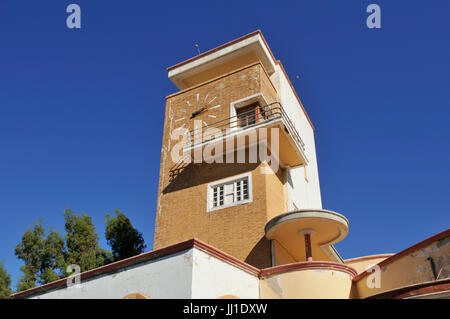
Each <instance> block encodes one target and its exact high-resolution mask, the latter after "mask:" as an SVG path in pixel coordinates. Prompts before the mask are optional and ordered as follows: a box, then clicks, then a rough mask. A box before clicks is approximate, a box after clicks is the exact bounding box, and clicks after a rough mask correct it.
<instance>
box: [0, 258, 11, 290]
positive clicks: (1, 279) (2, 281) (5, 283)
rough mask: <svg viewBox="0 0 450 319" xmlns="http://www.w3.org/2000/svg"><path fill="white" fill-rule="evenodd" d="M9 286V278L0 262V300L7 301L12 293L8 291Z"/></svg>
mask: <svg viewBox="0 0 450 319" xmlns="http://www.w3.org/2000/svg"><path fill="white" fill-rule="evenodd" d="M10 285H11V276H10V275H9V274H8V273H7V272H6V270H5V268H4V267H3V263H2V262H0V299H8V298H9V297H10V296H11V294H12V291H11V289H9V286H10Z"/></svg>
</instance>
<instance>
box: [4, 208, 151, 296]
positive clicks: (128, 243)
mask: <svg viewBox="0 0 450 319" xmlns="http://www.w3.org/2000/svg"><path fill="white" fill-rule="evenodd" d="M115 212H116V216H115V217H112V216H110V215H109V214H108V213H106V218H105V221H106V239H107V241H108V244H109V245H110V246H111V248H112V250H113V252H114V254H113V253H111V252H110V251H107V250H105V249H103V248H101V247H100V246H99V236H98V234H97V232H96V230H95V227H94V224H93V223H92V219H91V217H90V216H88V215H86V214H85V213H84V212H83V213H81V215H78V214H76V213H74V212H73V211H72V210H71V209H70V208H67V209H66V210H65V211H64V220H65V225H64V228H65V231H66V235H65V238H63V237H61V236H60V235H59V233H58V232H55V231H53V230H51V229H50V231H49V232H48V233H46V231H45V229H44V227H43V226H42V220H39V221H37V222H35V223H34V224H33V226H32V227H30V229H28V230H27V231H26V232H25V233H24V234H23V236H22V240H21V241H20V243H18V244H17V245H16V247H15V254H16V256H17V257H18V258H19V259H21V260H22V261H23V262H24V266H22V267H21V270H22V277H21V278H20V281H19V283H18V285H17V290H18V291H23V290H26V289H30V288H33V287H36V285H42V284H46V283H49V282H52V281H55V280H58V279H60V278H63V277H66V276H68V275H70V274H71V273H68V272H67V266H69V265H70V264H76V265H78V266H79V267H80V270H81V272H83V271H87V270H90V269H93V268H96V267H100V266H103V265H106V264H108V263H110V262H112V261H113V260H121V259H124V258H127V257H131V256H134V255H137V254H140V253H142V252H143V250H144V249H145V247H146V246H145V243H144V239H143V237H142V234H141V233H140V232H138V231H137V230H136V229H135V228H134V227H133V225H132V224H131V222H130V220H129V219H128V218H127V217H126V216H125V215H124V214H123V213H122V212H120V211H119V210H117V209H116V211H115ZM10 283H11V280H10V277H9V275H7V273H6V272H5V271H4V269H3V268H2V267H1V264H0V297H2V296H4V295H5V296H6V295H8V296H9V294H10V293H11V291H10V290H9V285H10Z"/></svg>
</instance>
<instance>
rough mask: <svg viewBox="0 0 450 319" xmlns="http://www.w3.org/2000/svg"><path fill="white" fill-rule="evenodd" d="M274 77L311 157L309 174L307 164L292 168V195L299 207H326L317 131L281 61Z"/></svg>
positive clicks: (288, 190) (289, 114) (289, 186)
mask: <svg viewBox="0 0 450 319" xmlns="http://www.w3.org/2000/svg"><path fill="white" fill-rule="evenodd" d="M270 78H271V80H272V82H273V84H274V85H275V87H276V89H277V91H278V98H279V100H280V103H281V105H282V106H283V109H284V110H285V112H286V113H287V115H288V116H289V118H290V119H291V121H292V122H293V124H294V126H295V128H296V129H297V131H298V133H299V135H300V137H301V138H302V140H303V142H304V143H305V154H306V156H307V158H308V160H309V163H308V166H307V167H306V175H307V176H306V178H305V168H304V167H297V168H294V169H291V170H290V175H291V180H292V186H291V185H290V184H289V183H288V184H287V185H288V186H287V193H288V196H289V199H290V200H292V201H293V202H294V204H295V206H297V208H298V209H309V208H319V209H320V208H322V199H321V195H320V184H319V173H318V169H317V159H316V146H315V142H314V131H313V129H312V127H311V124H310V123H309V121H308V119H307V118H306V115H305V114H304V112H303V110H302V107H301V106H300V104H299V102H298V100H297V98H296V96H295V93H294V92H293V91H292V88H291V86H290V85H289V82H288V80H287V79H286V76H285V75H284V72H283V70H282V69H281V67H280V65H277V66H276V72H275V73H274V74H272V76H271V77H270ZM306 179H307V180H306Z"/></svg>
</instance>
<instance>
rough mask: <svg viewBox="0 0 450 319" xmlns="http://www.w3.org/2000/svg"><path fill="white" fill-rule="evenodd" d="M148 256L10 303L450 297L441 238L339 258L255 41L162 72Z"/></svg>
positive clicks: (310, 135) (279, 77) (308, 130)
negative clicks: (167, 91)
mask: <svg viewBox="0 0 450 319" xmlns="http://www.w3.org/2000/svg"><path fill="white" fill-rule="evenodd" d="M168 76H169V78H170V80H172V81H173V83H174V84H175V85H176V86H177V88H178V89H179V91H178V92H176V93H173V94H171V95H169V96H167V98H166V105H165V118H164V131H163V141H162V150H161V163H160V176H159V190H158V203H157V210H156V221H155V223H156V224H155V237H154V251H151V252H148V253H145V254H141V255H138V256H135V257H132V258H129V259H126V260H123V261H119V262H116V263H113V264H110V265H107V266H104V267H101V268H97V269H94V270H90V271H88V272H85V273H83V274H81V277H80V279H81V282H80V284H78V285H75V286H73V285H70V284H69V286H68V284H67V280H66V279H61V280H59V281H56V282H54V283H50V284H47V285H44V286H41V287H37V288H33V289H31V290H28V291H25V292H20V293H18V294H16V295H14V297H16V298H256V299H258V298H341V299H348V298H371V297H373V298H377V297H379V298H397V297H399V298H407V297H411V298H416V297H423V298H426V297H430V296H431V297H439V298H448V297H449V291H450V282H449V277H450V269H449V268H448V265H449V252H450V245H449V241H450V239H449V237H450V236H449V235H450V231H449V230H445V231H443V232H441V233H439V234H437V235H435V236H433V237H431V238H429V239H426V240H424V241H422V242H421V243H418V244H417V245H414V246H412V247H410V248H408V249H406V250H404V251H402V252H400V253H397V254H385V255H375V256H365V257H359V258H353V259H350V260H343V259H342V258H341V256H340V255H339V253H338V252H337V251H336V249H335V248H334V246H333V245H334V244H335V243H337V242H339V241H340V240H342V239H344V238H345V236H346V235H347V233H348V231H349V222H348V220H347V219H346V218H345V216H343V215H342V214H340V213H337V212H334V211H331V210H326V209H323V208H322V202H321V192H320V183H319V174H318V167H317V159H316V150H315V141H314V126H313V125H312V123H311V121H310V119H309V117H308V115H307V113H306V110H305V108H304V107H303V105H302V103H301V101H300V99H299V97H298V95H297V93H296V92H295V89H294V88H293V86H292V84H291V82H290V80H289V78H288V76H287V74H286V72H285V70H284V68H283V66H282V64H281V62H280V61H278V60H276V59H275V58H274V56H273V54H272V52H271V50H270V48H269V46H268V45H267V43H266V41H265V39H264V37H263V35H262V33H261V32H260V31H256V32H253V33H250V34H248V35H245V36H243V37H241V38H239V39H236V40H234V41H231V42H229V43H226V44H224V45H222V46H219V47H217V48H215V49H213V50H210V51H208V52H205V53H203V54H199V55H198V56H195V57H193V58H191V59H189V60H186V61H184V62H181V63H179V64H176V65H175V66H173V67H170V68H169V69H168Z"/></svg>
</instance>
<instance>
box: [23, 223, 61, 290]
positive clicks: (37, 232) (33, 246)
mask: <svg viewBox="0 0 450 319" xmlns="http://www.w3.org/2000/svg"><path fill="white" fill-rule="evenodd" d="M15 254H16V256H17V257H18V258H19V259H22V261H23V262H24V263H25V265H24V266H22V267H21V270H22V272H23V275H22V277H21V278H20V281H19V284H18V287H17V289H18V290H19V291H22V290H26V289H29V288H33V287H35V286H36V284H46V283H49V282H52V281H54V280H57V279H59V278H60V277H61V276H62V272H61V268H62V267H63V265H64V254H65V253H64V239H63V238H62V237H61V236H60V235H59V233H58V232H55V231H53V230H50V232H49V233H48V234H46V232H45V229H44V227H43V226H42V220H39V221H37V222H35V223H34V225H33V226H32V228H31V229H28V230H27V231H26V232H25V233H24V234H23V236H22V240H21V242H20V243H19V244H17V245H16V247H15Z"/></svg>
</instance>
